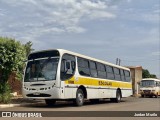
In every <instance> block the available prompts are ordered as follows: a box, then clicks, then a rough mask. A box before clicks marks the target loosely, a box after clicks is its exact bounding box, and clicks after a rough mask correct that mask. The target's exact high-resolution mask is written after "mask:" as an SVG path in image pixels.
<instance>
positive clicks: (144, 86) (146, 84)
mask: <svg viewBox="0 0 160 120" xmlns="http://www.w3.org/2000/svg"><path fill="white" fill-rule="evenodd" d="M140 94H141V97H145V96H149V97H153V96H155V97H156V98H157V97H158V96H159V95H160V80H159V79H155V78H145V79H142V80H141V82H140Z"/></svg>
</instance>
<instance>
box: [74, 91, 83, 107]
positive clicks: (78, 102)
mask: <svg viewBox="0 0 160 120" xmlns="http://www.w3.org/2000/svg"><path fill="white" fill-rule="evenodd" d="M75 104H76V105H77V106H82V105H83V104H84V93H83V90H82V89H78V90H77V93H76V100H75Z"/></svg>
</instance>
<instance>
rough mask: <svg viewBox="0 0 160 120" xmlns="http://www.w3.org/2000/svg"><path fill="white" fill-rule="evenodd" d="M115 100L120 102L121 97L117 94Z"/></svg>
mask: <svg viewBox="0 0 160 120" xmlns="http://www.w3.org/2000/svg"><path fill="white" fill-rule="evenodd" d="M117 100H118V101H120V100H121V96H120V94H119V93H118V94H117Z"/></svg>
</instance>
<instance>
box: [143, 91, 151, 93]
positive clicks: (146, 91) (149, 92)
mask: <svg viewBox="0 0 160 120" xmlns="http://www.w3.org/2000/svg"><path fill="white" fill-rule="evenodd" d="M143 92H144V93H150V92H151V90H143Z"/></svg>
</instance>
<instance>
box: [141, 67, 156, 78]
mask: <svg viewBox="0 0 160 120" xmlns="http://www.w3.org/2000/svg"><path fill="white" fill-rule="evenodd" d="M142 77H143V78H157V76H156V75H154V74H150V72H149V71H148V70H147V69H143V70H142Z"/></svg>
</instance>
